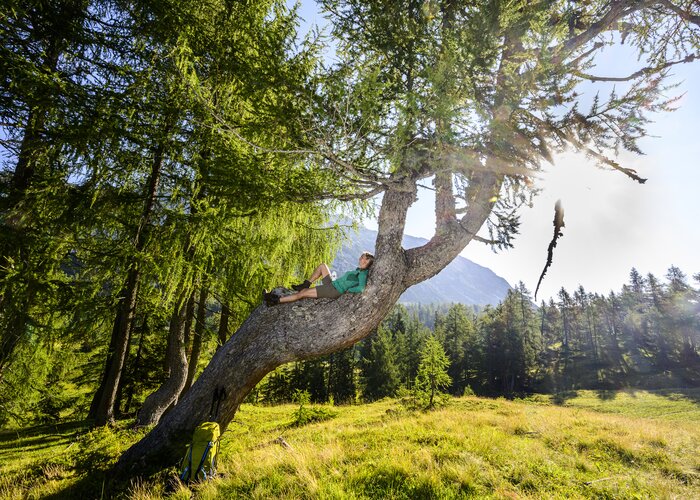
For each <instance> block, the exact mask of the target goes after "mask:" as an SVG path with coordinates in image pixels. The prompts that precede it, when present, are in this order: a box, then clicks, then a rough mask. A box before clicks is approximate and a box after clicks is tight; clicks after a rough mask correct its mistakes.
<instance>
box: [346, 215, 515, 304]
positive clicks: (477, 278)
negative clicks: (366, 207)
mask: <svg viewBox="0 0 700 500" xmlns="http://www.w3.org/2000/svg"><path fill="white" fill-rule="evenodd" d="M376 239H377V232H376V231H372V230H370V229H366V228H361V229H360V230H359V232H358V233H355V234H352V233H351V234H350V239H349V241H348V242H347V243H346V244H345V245H344V246H343V248H342V249H341V250H340V252H339V253H338V255H337V256H336V258H335V261H334V262H333V264H332V267H333V268H334V269H336V270H337V271H338V272H339V273H340V272H344V271H347V270H349V269H354V268H355V267H357V258H358V257H359V255H360V254H361V253H362V252H363V251H365V250H367V251H369V252H373V251H374V242H375V240H376ZM426 242H427V240H425V239H424V238H416V237H414V236H408V235H406V236H404V239H403V246H404V248H413V247H417V246H421V245H423V244H425V243H426ZM509 289H510V285H509V284H508V282H507V281H506V280H504V279H503V278H501V277H500V276H498V275H497V274H496V273H494V272H493V271H491V270H490V269H488V268H486V267H482V266H480V265H478V264H475V263H474V262H472V261H471V260H469V259H467V258H465V257H462V256H458V257H457V258H456V259H455V260H453V261H452V262H451V263H450V264H449V265H448V266H447V267H446V268H445V269H443V270H442V271H441V272H440V273H438V274H437V275H436V276H433V277H432V278H431V279H429V280H427V281H424V282H423V283H419V284H417V285H415V286H412V287H411V288H409V289H408V290H406V292H404V294H403V295H402V296H401V299H400V300H399V302H403V303H416V304H431V303H451V302H461V303H463V304H467V305H486V304H492V305H496V304H498V303H499V302H501V301H502V300H503V299H504V298H505V296H506V294H507V293H508V290H509Z"/></svg>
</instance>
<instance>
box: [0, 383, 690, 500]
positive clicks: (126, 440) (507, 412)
mask: <svg viewBox="0 0 700 500" xmlns="http://www.w3.org/2000/svg"><path fill="white" fill-rule="evenodd" d="M699 401H700V390H696V391H683V392H679V391H675V392H674V391H654V392H646V391H637V392H618V393H607V394H598V393H596V392H592V391H580V392H578V393H576V394H573V393H569V394H566V395H560V396H559V397H556V398H551V397H550V396H535V397H531V398H528V399H526V400H516V401H507V400H504V399H495V400H494V399H482V398H476V397H465V398H458V399H454V400H452V402H451V403H450V404H449V405H448V406H447V407H445V408H443V409H440V410H437V411H432V412H427V413H423V412H407V411H405V410H403V409H402V407H401V406H400V405H399V404H398V403H397V402H396V401H395V400H385V401H381V402H378V403H374V404H371V405H362V406H348V407H342V406H341V407H337V408H334V411H335V412H336V413H337V414H336V416H335V418H333V419H331V420H327V421H324V422H320V423H313V424H309V425H306V426H302V427H294V426H290V423H291V421H292V420H293V413H294V410H295V409H296V408H297V407H296V406H294V405H283V406H277V407H256V406H250V405H244V406H243V407H242V408H241V410H240V411H239V413H238V414H237V415H236V419H235V421H234V422H232V423H231V424H230V426H229V429H228V431H227V432H226V433H225V434H224V435H223V437H222V448H221V454H222V456H221V461H220V466H219V472H220V474H219V476H218V477H217V478H216V479H214V480H213V481H209V482H207V483H204V484H200V485H193V486H191V487H189V488H188V487H185V486H182V485H178V484H177V483H176V482H172V481H168V479H167V477H166V475H165V474H162V475H160V476H158V477H157V478H151V479H150V480H146V481H143V482H140V483H134V484H131V485H124V487H123V488H122V490H121V491H122V493H121V494H120V495H121V496H123V497H128V498H139V499H147V498H162V497H171V498H182V499H186V498H190V496H191V495H192V493H194V495H195V497H196V498H202V499H214V498H222V499H223V498H246V499H248V498H319V499H325V498H358V499H359V498H396V499H399V498H406V499H414V498H426V499H427V498H620V499H623V498H624V499H628V498H669V499H670V498H682V499H692V498H700V454H698V452H697V450H699V449H700V425H699V424H700V411H698V410H699V408H700V403H699ZM280 436H282V437H283V439H284V442H285V443H287V444H288V445H289V447H285V446H281V445H280V441H279V440H278V439H277V438H279V437H280ZM136 439H138V435H133V434H131V433H130V432H129V431H126V430H118V429H117V430H113V431H110V430H106V429H101V430H98V431H93V432H92V433H87V434H86V433H85V429H83V428H81V427H80V426H73V427H71V426H65V427H59V428H55V429H54V428H35V429H31V430H26V431H22V432H20V434H19V435H17V433H13V434H10V433H5V434H1V435H0V464H2V465H0V478H2V479H0V498H42V497H54V498H61V497H63V498H71V497H74V496H76V493H78V492H80V497H81V498H100V495H101V493H102V481H103V479H104V471H105V470H107V468H108V466H109V464H110V463H111V462H112V461H113V460H114V459H115V458H116V456H117V455H118V453H119V451H120V450H122V449H124V448H125V447H126V446H128V445H129V444H130V443H131V442H133V441H135V440H136ZM72 443H74V444H72ZM22 450H24V451H22ZM178 458H179V457H173V461H176V460H177V459H178Z"/></svg>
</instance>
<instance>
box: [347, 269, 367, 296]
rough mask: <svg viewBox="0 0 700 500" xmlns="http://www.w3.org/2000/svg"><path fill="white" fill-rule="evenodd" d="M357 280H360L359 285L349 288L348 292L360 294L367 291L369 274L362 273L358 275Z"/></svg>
mask: <svg viewBox="0 0 700 500" xmlns="http://www.w3.org/2000/svg"><path fill="white" fill-rule="evenodd" d="M357 279H358V281H359V283H357V285H355V286H354V287H352V288H348V290H347V291H348V292H350V293H360V292H361V291H362V290H364V289H365V286H366V285H367V273H366V272H363V271H360V272H359V273H358V276H357Z"/></svg>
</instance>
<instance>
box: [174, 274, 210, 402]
mask: <svg viewBox="0 0 700 500" xmlns="http://www.w3.org/2000/svg"><path fill="white" fill-rule="evenodd" d="M208 296H209V294H208V290H207V289H206V288H205V287H202V289H201V290H200V291H199V303H198V304H197V317H196V318H195V325H194V336H193V337H192V351H191V353H190V356H189V363H188V368H187V380H186V381H185V386H184V387H183V389H182V393H181V394H180V397H182V395H183V394H184V393H185V392H187V391H188V390H189V388H190V387H192V382H193V381H194V376H195V374H196V373H197V363H198V362H199V355H200V354H201V352H202V336H203V334H204V327H205V321H206V315H207V297H208Z"/></svg>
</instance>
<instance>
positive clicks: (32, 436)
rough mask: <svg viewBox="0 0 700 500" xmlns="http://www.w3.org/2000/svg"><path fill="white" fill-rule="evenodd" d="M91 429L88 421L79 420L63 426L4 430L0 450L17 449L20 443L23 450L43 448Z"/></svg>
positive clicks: (50, 425) (54, 425) (38, 426)
mask: <svg viewBox="0 0 700 500" xmlns="http://www.w3.org/2000/svg"><path fill="white" fill-rule="evenodd" d="M89 428H90V423H89V422H88V421H85V420H78V421H75V422H65V423H62V424H46V425H36V426H33V427H26V428H24V429H13V430H3V431H0V450H8V449H13V448H17V447H18V443H17V442H18V441H21V442H22V447H23V448H26V447H27V446H31V447H34V448H43V447H47V446H51V445H54V444H58V443H60V442H61V441H65V440H66V439H70V438H71V437H73V436H75V435H77V434H81V433H83V432H87V431H88V430H89Z"/></svg>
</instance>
